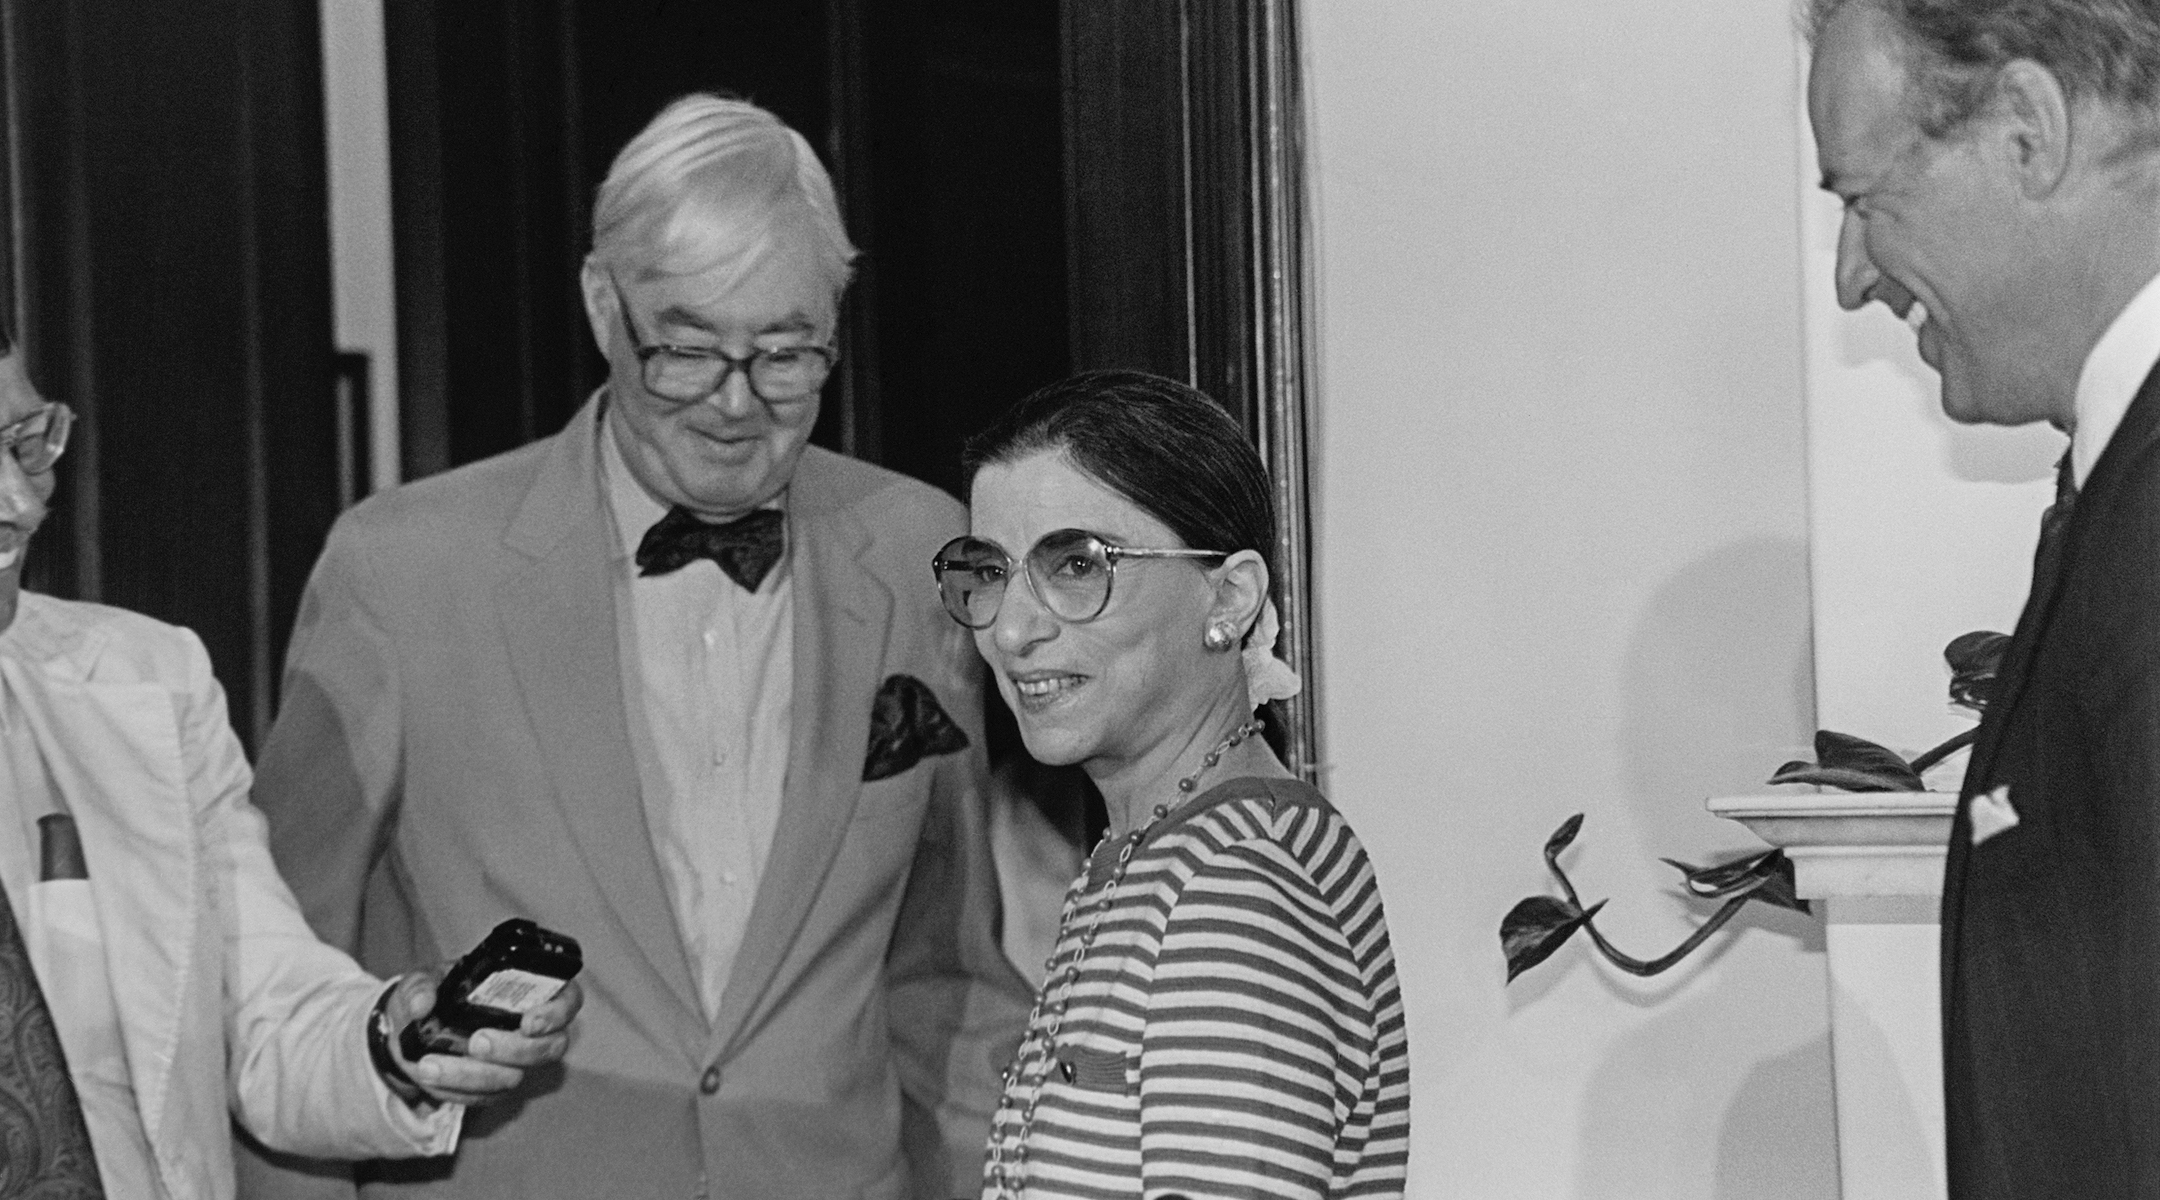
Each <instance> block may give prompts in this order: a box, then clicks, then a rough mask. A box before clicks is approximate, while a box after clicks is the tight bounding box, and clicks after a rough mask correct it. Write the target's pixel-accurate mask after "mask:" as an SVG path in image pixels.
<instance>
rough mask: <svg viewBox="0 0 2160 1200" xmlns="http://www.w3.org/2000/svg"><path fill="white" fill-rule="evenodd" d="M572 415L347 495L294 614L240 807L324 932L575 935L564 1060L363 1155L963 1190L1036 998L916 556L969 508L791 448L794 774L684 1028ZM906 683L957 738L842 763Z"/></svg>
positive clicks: (971, 674) (964, 647) (867, 1192)
mask: <svg viewBox="0 0 2160 1200" xmlns="http://www.w3.org/2000/svg"><path fill="white" fill-rule="evenodd" d="M598 412H599V410H598V406H597V401H596V403H594V404H588V405H587V406H586V407H585V408H584V409H583V410H581V411H580V412H579V413H578V415H577V416H575V417H574V418H572V420H571V422H570V424H569V426H568V427H567V428H565V429H564V431H563V432H562V433H560V434H557V435H556V436H555V437H553V438H550V439H547V440H545V441H542V442H538V443H535V444H533V445H531V446H528V447H525V448H523V449H520V450H517V451H514V452H512V453H510V454H506V455H502V456H500V457H497V458H494V459H490V460H487V461H485V462H481V463H475V464H473V465H471V466H468V467H465V468H461V469H459V470H456V471H452V472H449V473H447V474H444V475H441V476H437V477H434V478H432V479H428V480H424V481H421V482H419V483H415V484H412V485H410V486H407V487H403V488H399V489H397V490H395V491H392V492H389V493H387V494H384V495H381V496H378V497H376V498H374V499H372V500H370V501H368V502H367V503H365V504H362V505H360V506H359V507H357V508H355V509H354V510H353V511H351V512H350V513H348V514H346V516H345V517H344V518H342V519H341V520H340V521H339V523H338V525H337V527H336V528H335V529H333V530H332V532H331V535H330V539H329V543H328V545H327V547H326V548H325V550H324V551H323V556H322V559H321V561H320V562H319V563H318V564H317V566H316V569H315V573H314V576H313V578H312V579H311V580H310V582H309V585H308V591H307V595H306V599H305V600H304V602H303V604H302V606H301V611H300V618H299V625H298V628H297V630H296V631H295V633H294V635H293V642H292V648H291V650H290V653H289V657H288V661H287V666H286V676H285V692H284V698H283V703H282V707H281V709H280V711H279V713H278V717H277V721H276V724H275V727H274V728H273V729H272V731H271V734H270V737H269V740H268V742H267V743H266V744H265V746H264V748H263V753H262V761H261V763H260V767H259V772H258V778H257V784H256V791H255V800H256V803H257V804H258V805H259V806H261V808H262V809H263V811H264V812H265V813H266V814H267V815H268V817H269V819H270V825H271V834H272V845H273V849H274V850H275V852H276V855H277V859H278V863H279V865H280V866H281V867H282V868H283V870H284V871H285V873H286V876H287V878H288V879H289V880H290V881H291V882H292V884H293V886H294V890H295V891H296V892H297V893H298V895H299V896H300V900H301V903H302V905H303V907H304V908H305V910H306V912H307V914H308V917H309V919H310V921H312V922H313V923H314V925H315V927H316V929H317V930H319V931H320V932H321V933H322V934H323V936H324V937H325V938H327V939H329V940H331V941H333V942H336V943H340V944H343V945H345V946H348V947H351V948H353V949H354V950H355V951H356V952H357V953H358V954H359V955H360V957H361V959H362V961H363V962H365V963H368V964H370V965H372V966H374V967H376V968H377V969H379V970H398V969H403V968H405V967H409V966H414V965H418V964H422V963H429V962H434V961H437V960H441V959H444V958H448V957H453V956H455V955H457V954H459V953H462V952H463V951H464V950H465V949H467V948H468V947H470V946H471V945H472V944H474V943H475V942H477V941H478V940H479V939H480V938H481V937H482V936H483V935H484V934H485V933H486V932H487V931H488V930H489V929H490V928H491V927H492V926H493V925H494V924H495V923H496V922H497V921H500V920H502V919H504V918H505V917H510V916H524V917H529V918H532V919H533V920H536V921H538V922H540V923H541V924H543V925H546V926H549V927H552V928H555V929H558V930H560V931H562V932H564V933H567V934H570V935H572V936H574V937H576V938H578V939H579V940H580V941H581V942H582V943H583V945H584V948H585V956H586V957H585V963H586V967H585V974H584V975H583V976H582V977H581V978H582V979H583V982H584V986H585V989H586V998H587V999H586V1004H585V1009H584V1012H583V1014H582V1016H581V1017H580V1019H579V1022H578V1025H577V1027H576V1029H575V1030H574V1031H573V1040H572V1043H571V1048H570V1051H569V1054H568V1056H567V1057H566V1059H565V1063H564V1070H562V1071H561V1072H559V1073H555V1074H553V1075H548V1074H543V1075H542V1076H541V1077H540V1078H539V1079H537V1080H535V1081H534V1083H535V1084H536V1086H533V1087H531V1088H530V1090H529V1094H528V1096H527V1098H526V1099H525V1100H524V1101H523V1102H522V1103H516V1104H511V1105H506V1106H501V1107H497V1108H491V1109H488V1110H482V1111H476V1112H474V1113H473V1114H471V1115H470V1116H469V1117H468V1119H467V1121H466V1129H465V1137H464V1142H463V1144H462V1146H461V1147H460V1149H459V1152H458V1154H457V1156H456V1158H455V1160H454V1162H453V1163H449V1164H437V1165H432V1166H425V1167H422V1168H420V1169H417V1170H413V1169H409V1168H408V1167H407V1166H405V1165H390V1164H381V1165H375V1164H369V1165H365V1166H363V1167H362V1169H361V1175H362V1178H363V1179H372V1180H378V1181H395V1182H385V1183H381V1184H378V1186H380V1187H382V1188H383V1192H384V1194H396V1195H408V1194H426V1195H443V1196H458V1197H503V1198H506V1200H507V1198H510V1197H518V1198H526V1197H558V1196H559V1197H564V1198H570V1197H576V1198H579V1200H583V1198H585V1197H592V1196H640V1197H643V1196H670V1197H688V1196H692V1195H695V1194H698V1193H699V1192H700V1191H705V1192H709V1193H710V1194H712V1195H715V1196H746V1197H751V1196H754V1197H794V1196H799V1197H805V1198H809V1197H816V1198H818V1200H834V1198H844V1197H856V1196H861V1197H875V1198H878V1200H892V1198H896V1197H901V1196H906V1195H919V1196H936V1195H947V1196H949V1195H961V1194H972V1193H973V1192H975V1191H976V1190H978V1188H979V1183H978V1182H977V1181H978V1180H979V1177H980V1163H981V1156H982V1147H983V1143H984V1136H985V1133H986V1131H987V1129H988V1125H989V1115H990V1112H991V1110H992V1108H993V1106H994V1104H995V1101H996V1095H997V1090H998V1077H999V1072H1000V1071H1001V1069H1002V1068H1003V1067H1004V1065H1005V1063H1006V1061H1007V1058H1008V1057H1009V1055H1010V1052H1011V1050H1012V1048H1013V1046H1014V1044H1015V1043H1016V1042H1017V1040H1018V1037H1019V1032H1020V1027H1021V1024H1022V1022H1023V1021H1024V1019H1025V1016H1026V1006H1027V1003H1028V1000H1029V993H1028V989H1027V986H1026V985H1025V983H1023V982H1022V981H1021V980H1020V978H1019V976H1018V975H1017V973H1016V972H1014V971H1013V969H1012V968H1011V966H1010V965H1009V964H1007V963H1006V962H1005V960H1004V958H1003V956H1002V954H1001V953H1000V951H999V948H998V942H997V923H998V913H997V903H998V901H997V887H996V881H995V878H994V876H993V872H992V866H991V862H990V856H989V844H988V836H987V820H986V816H985V810H984V766H983V753H982V729H981V703H982V693H981V679H980V666H979V663H978V662H977V661H976V659H975V656H974V651H973V648H972V647H971V646H970V645H969V644H968V642H967V639H966V637H965V635H964V632H963V631H962V630H960V629H959V628H958V627H957V626H956V625H954V624H953V622H952V621H951V620H950V619H949V618H947V617H946V616H945V615H944V613H943V611H942V610H941V609H940V607H939V605H938V603H937V600H936V597H935V594H934V591H933V588H932V586H931V579H930V571H929V563H930V557H931V555H932V554H933V553H934V552H935V551H936V549H937V547H938V546H939V545H940V544H942V543H943V542H944V541H945V540H946V539H948V538H949V537H951V536H953V535H954V534H955V533H956V532H958V531H959V530H960V529H961V528H962V523H963V517H962V511H961V509H960V507H959V505H957V504H955V503H954V502H953V501H952V500H951V498H949V497H947V496H945V495H943V494H942V493H939V492H937V491H935V490H933V489H931V488H929V487H927V486H925V485H923V484H920V483H917V482H914V481H912V480H908V479H905V478H903V477H901V476H899V475H895V474H893V473H891V472H888V471H884V470H882V469H879V468H877V467H873V466H870V465H867V464H864V463H860V462H856V461H854V460H851V459H847V458H843V457H841V456H838V455H834V454H830V453H827V452H824V451H821V450H818V449H815V448H812V449H810V450H808V451H807V452H806V453H805V454H804V456H803V459H802V461H801V463H800V465H799V467H798V468H797V470H796V473H795V476H794V480H793V482H792V484H791V486H790V489H789V494H788V507H787V512H788V540H789V546H790V548H791V550H790V553H791V554H792V559H791V564H792V565H791V570H792V571H793V572H794V588H795V706H794V734H793V741H792V745H791V747H790V751H789V760H788V771H787V783H786V787H785V791H784V795H783V798H782V802H781V812H780V818H779V826H778V830H777V832H776V834H775V836H774V840H773V846H772V850H771V855H770V858H769V860H768V862H767V866H766V870H765V874H764V877H763V882H762V884H761V887H760V889H759V891H758V894H757V897H756V900H755V902H754V904H753V906H752V910H751V916H750V924H749V929H748V932H747V934H746V936H745V939H744V942H743V945H742V948H741V950H740V953H739V955H738V957H737V958H736V960H735V963H734V966H733V970H732V973H731V975H730V977H729V981H728V985H727V989H726V993H725V995H724V997H723V999H722V1002H721V1009H720V1013H719V1016H718V1019H717V1020H716V1021H714V1022H711V1023H708V1021H707V1019H706V1017H705V1016H704V1014H703V1012H702V1011H701V1007H700V1005H699V1003H698V1000H697V991H696V988H695V986H694V985H693V983H692V980H691V974H690V967H689V962H688V958H687V955H686V954H685V952H684V950H683V939H682V937H681V935H680V933H679V931H678V930H677V928H676V919H675V916H674V910H673V908H672V906H671V905H670V904H669V902H668V897H667V895H666V893H665V890H664V884H663V882H662V874H661V870H660V867H659V864H658V861H657V859H656V858H655V854H654V850H653V841H652V838H651V836H650V835H649V832H648V830H647V826H646V819H645V806H644V804H643V803H642V802H641V799H640V792H639V777H638V771H637V765H636V763H635V761H634V760H633V758H632V750H631V740H630V734H629V729H628V723H627V720H626V717H625V708H624V702H623V695H622V672H621V666H620V662H619V653H618V642H617V625H616V616H615V592H614V585H613V583H612V582H611V578H610V570H611V565H610V564H611V560H612V558H613V546H614V539H615V536H616V535H615V531H614V529H613V526H612V524H611V522H610V521H609V519H608V516H607V511H606V508H605V506H604V504H603V503H602V500H601V484H600V481H599V478H598V459H597V454H596V441H595V438H596V436H597V435H598V432H599V429H600V424H599V421H598ZM899 675H906V676H912V677H914V678H915V679H917V680H920V681H921V682H922V683H923V684H926V685H927V686H928V687H929V688H930V690H931V691H932V692H933V693H934V694H935V696H936V698H937V702H938V704H939V705H941V706H942V708H943V709H944V711H945V712H946V713H947V714H949V715H950V717H951V719H952V720H953V721H954V722H957V723H958V725H959V726H960V727H961V729H962V730H964V731H965V732H966V734H967V736H968V741H969V745H968V747H967V748H966V749H964V750H962V751H959V752H957V753H947V754H942V755H933V756H928V757H924V758H923V759H922V760H921V761H919V762H918V763H916V764H915V765H914V766H912V767H911V768H909V769H907V770H904V771H901V772H900V773H898V774H896V775H892V776H891V777H889V778H884V779H880V780H878V781H876V782H871V783H865V782H864V781H863V767H864V760H865V755H866V752H867V745H868V740H869V736H870V730H871V712H872V704H873V698H874V697H875V696H876V695H877V693H878V691H879V688H880V686H881V685H882V684H883V683H884V682H885V681H886V680H888V679H890V678H892V677H894V676H899ZM911 1179H912V1182H911ZM408 1188H409V1191H408V1190H407V1189H408ZM370 1190H371V1192H372V1191H373V1190H374V1189H373V1188H371V1189H370ZM258 1194H263V1195H271V1194H280V1193H274V1192H272V1191H270V1190H267V1189H259V1190H258ZM283 1194H296V1193H289V1192H288V1193H283Z"/></svg>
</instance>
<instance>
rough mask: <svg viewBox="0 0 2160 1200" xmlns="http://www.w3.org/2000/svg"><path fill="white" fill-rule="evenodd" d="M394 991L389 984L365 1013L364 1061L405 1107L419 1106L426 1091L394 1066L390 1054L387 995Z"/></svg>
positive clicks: (392, 986) (393, 1060)
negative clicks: (371, 1063) (366, 1018)
mask: <svg viewBox="0 0 2160 1200" xmlns="http://www.w3.org/2000/svg"><path fill="white" fill-rule="evenodd" d="M396 990H397V984H396V983H395V982H393V983H391V985H390V986H389V987H386V988H384V989H383V990H382V995H380V996H377V997H376V998H375V1008H374V1011H372V1012H370V1013H368V1022H367V1052H368V1060H369V1061H370V1062H373V1063H374V1064H375V1073H376V1074H378V1075H380V1076H382V1080H383V1083H384V1084H386V1085H388V1087H389V1088H390V1090H391V1091H392V1092H394V1093H396V1094H397V1097H398V1099H400V1100H403V1101H405V1102H406V1103H407V1104H420V1103H424V1102H426V1101H427V1100H428V1094H427V1091H426V1089H424V1088H422V1087H421V1086H420V1085H419V1084H418V1083H416V1082H414V1080H413V1077H412V1076H410V1075H408V1074H406V1073H405V1068H404V1067H402V1066H399V1065H398V1060H397V1055H395V1054H392V1053H391V1052H390V993H391V992H394V991H396Z"/></svg>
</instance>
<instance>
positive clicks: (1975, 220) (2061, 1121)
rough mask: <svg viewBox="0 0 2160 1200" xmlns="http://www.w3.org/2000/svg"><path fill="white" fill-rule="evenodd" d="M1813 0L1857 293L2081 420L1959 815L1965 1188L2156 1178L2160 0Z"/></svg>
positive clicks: (1955, 1046) (1956, 396)
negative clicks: (2157, 370) (2157, 364)
mask: <svg viewBox="0 0 2160 1200" xmlns="http://www.w3.org/2000/svg"><path fill="white" fill-rule="evenodd" d="M1813 8H1814V11H1813V13H1812V18H1813V21H1812V32H1813V35H1814V44H1815V59H1814V65H1813V69H1812V72H1811V76H1810V81H1809V94H1808V103H1809V112H1810V115H1811V117H1812V118H1813V121H1814V126H1815V139H1816V145H1817V147H1818V149H1819V151H1820V157H1821V160H1822V166H1823V172H1824V186H1825V187H1827V188H1828V189H1829V190H1831V191H1832V192H1834V193H1836V194H1837V195H1838V196H1839V197H1840V198H1841V199H1842V200H1843V201H1844V202H1845V208H1846V216H1845V224H1844V229H1843V232H1842V234H1841V237H1840V240H1839V245H1838V266H1837V285H1838V299H1839V301H1840V303H1842V304H1844V305H1845V306H1846V307H1847V308H1859V307H1860V306H1862V305H1864V304H1866V303H1868V302H1870V301H1879V302H1881V303H1883V304H1885V305H1888V306H1889V307H1890V308H1892V309H1893V310H1895V311H1896V312H1897V314H1898V315H1899V316H1901V317H1903V318H1905V319H1906V321H1907V322H1908V323H1909V324H1911V325H1912V326H1913V328H1914V329H1915V330H1916V331H1917V335H1918V338H1919V343H1920V355H1921V357H1922V358H1923V359H1925V360H1926V361H1927V363H1928V364H1929V365H1930V366H1933V367H1934V368H1935V369H1936V370H1937V371H1938V372H1940V374H1941V376H1942V403H1943V409H1944V411H1946V412H1947V413H1949V414H1950V415H1951V416H1952V417H1953V418H1956V419H1958V420H1961V421H1974V422H1987V423H1991V424H1998V425H2018V424H2024V423H2028V422H2033V421H2047V422H2050V423H2052V424H2053V425H2055V426H2056V427H2057V428H2059V429H2062V430H2063V431H2065V432H2067V433H2069V434H2070V439H2071V441H2070V448H2069V452H2068V454H2066V455H2065V456H2064V459H2063V463H2062V466H2061V468H2060V472H2059V474H2060V479H2059V481H2058V500H2057V502H2056V504H2055V506H2054V507H2053V508H2051V509H2050V510H2049V512H2048V514H2047V517H2046V519H2045V521H2044V522H2043V528H2042V533H2041V538H2040V548H2039V551H2038V553H2037V554H2036V556H2035V562H2034V567H2033V584H2032V594H2031V596H2030V598H2029V599H2028V600H2027V601H2026V605H2025V611H2024V614H2023V615H2022V616H2021V617H2020V618H2019V620H2018V626H2017V633H2016V636H2015V637H2014V639H2013V640H2012V642H2011V645H2010V648H2009V650H2008V651H2007V653H2006V655H2005V657H2004V663H2003V673H2002V676H2001V678H2000V679H1999V680H1998V682H1997V684H1996V694H1995V697H1994V700H1993V702H1992V703H1991V704H1990V706H1989V708H1988V711H1987V716H1986V718H1985V720H1983V722H1982V723H1981V727H1980V736H1979V741H1978V744H1977V745H1976V747H1975V749H1974V752H1973V757H1972V763H1971V766H1970V767H1969V768H1968V770H1967V773H1966V778H1965V785H1964V788H1963V794H1962V796H1961V798H1960V800H1959V803H1958V811H1957V819H1956V822H1955V824H1954V825H1953V827H1952V830H1951V840H1950V857H1949V867H1948V875H1947V878H1946V879H1945V885H1944V894H1943V927H1942V955H1943V960H1942V979H1943V1074H1944V1086H1945V1099H1946V1115H1947V1120H1948V1137H1949V1158H1948V1162H1949V1173H1950V1179H1949V1183H1950V1193H1951V1195H1952V1196H1954V1197H1957V1198H1958V1200H1969V1198H1973V1197H1985V1198H1989V1200H1994V1198H1998V1197H2000V1198H2002V1200H2010V1198H2013V1197H2040V1196H2110V1197H2131V1196H2147V1197H2149V1196H2160V374H2156V372H2155V370H2154V364H2155V362H2156V361H2160V282H2156V276H2160V3H2156V2H2155V0H1816V3H1815V4H1814V6H1813Z"/></svg>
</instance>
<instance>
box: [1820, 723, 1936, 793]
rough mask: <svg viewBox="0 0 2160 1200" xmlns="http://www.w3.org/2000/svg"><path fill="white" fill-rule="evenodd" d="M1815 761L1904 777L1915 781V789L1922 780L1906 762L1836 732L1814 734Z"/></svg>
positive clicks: (1874, 746) (1821, 731) (1827, 730)
mask: <svg viewBox="0 0 2160 1200" xmlns="http://www.w3.org/2000/svg"><path fill="white" fill-rule="evenodd" d="M1815 761H1816V762H1819V763H1821V764H1822V765H1823V766H1826V767H1838V768H1842V769H1845V770H1850V771H1866V772H1869V773H1870V774H1875V775H1885V776H1889V777H1891V778H1897V777H1899V776H1903V777H1906V778H1909V779H1911V780H1912V785H1913V790H1915V791H1918V790H1919V788H1920V777H1919V776H1918V775H1914V774H1913V771H1912V767H1911V766H1909V765H1907V764H1906V762H1905V760H1904V759H1902V758H1899V757H1898V756H1897V755H1896V754H1895V753H1893V752H1892V751H1890V750H1888V749H1887V748H1885V747H1882V746H1878V745H1876V744H1875V743H1873V742H1871V741H1869V740H1867V739H1866V738H1858V737H1854V736H1853V735H1851V734H1849V733H1839V732H1838V731H1836V730H1835V729H1818V730H1816V731H1815Z"/></svg>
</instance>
